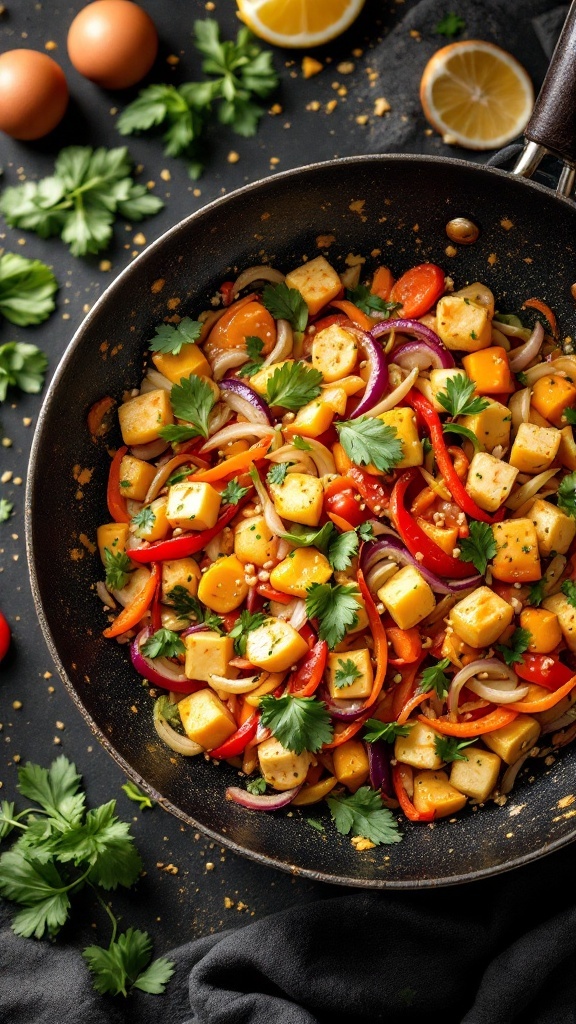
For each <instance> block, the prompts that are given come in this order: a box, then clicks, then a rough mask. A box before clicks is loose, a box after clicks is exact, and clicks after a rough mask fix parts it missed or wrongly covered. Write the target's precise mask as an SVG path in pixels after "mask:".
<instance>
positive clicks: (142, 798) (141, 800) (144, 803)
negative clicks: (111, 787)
mask: <svg viewBox="0 0 576 1024" xmlns="http://www.w3.org/2000/svg"><path fill="white" fill-rule="evenodd" d="M120 789H121V790H122V792H123V793H125V794H126V796H127V797H128V799H129V800H132V801H133V802H134V803H135V804H138V806H139V808H140V810H141V811H145V810H146V809H147V808H150V810H152V808H153V807H155V806H156V804H155V802H154V800H152V799H151V798H150V797H149V796H148V794H147V793H143V792H142V790H141V789H140V787H139V786H137V785H136V783H135V782H132V781H131V779H129V780H128V782H125V783H124V785H123V786H120Z"/></svg>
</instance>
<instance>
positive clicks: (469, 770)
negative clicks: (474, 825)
mask: <svg viewBox="0 0 576 1024" xmlns="http://www.w3.org/2000/svg"><path fill="white" fill-rule="evenodd" d="M462 754H463V755H464V756H465V757H466V758H467V760H466V761H453V762H452V768H451V770H450V784H451V785H452V786H455V787H456V789H458V790H459V791H460V793H465V794H466V796H469V797H471V798H472V800H480V801H481V802H482V801H484V800H487V799H488V797H489V796H490V793H492V791H493V790H494V789H495V787H496V782H497V781H498V775H499V774H500V765H501V764H502V761H501V760H500V758H499V757H498V754H494V753H492V752H491V751H488V750H483V749H482V747H466V749H465V750H463V751H462Z"/></svg>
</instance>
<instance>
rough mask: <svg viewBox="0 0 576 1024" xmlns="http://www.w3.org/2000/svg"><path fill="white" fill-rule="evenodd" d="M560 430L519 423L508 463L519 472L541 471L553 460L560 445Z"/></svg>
mask: <svg viewBox="0 0 576 1024" xmlns="http://www.w3.org/2000/svg"><path fill="white" fill-rule="evenodd" d="M560 440H561V438H560V431H559V430H556V429H555V428H554V427H537V426H536V424H535V423H521V424H520V426H519V427H518V433H517V434H516V439H515V441H514V444H513V445H512V450H511V452H510V465H511V466H515V467H516V469H517V470H518V471H519V472H520V473H541V472H542V471H543V470H545V469H548V466H549V465H550V464H551V463H552V462H554V459H555V458H556V453H557V451H558V448H559V447H560Z"/></svg>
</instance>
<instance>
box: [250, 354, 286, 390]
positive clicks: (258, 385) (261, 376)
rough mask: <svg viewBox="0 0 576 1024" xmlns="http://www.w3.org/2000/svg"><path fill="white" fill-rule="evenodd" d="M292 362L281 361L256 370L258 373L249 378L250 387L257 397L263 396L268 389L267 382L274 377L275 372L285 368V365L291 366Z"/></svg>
mask: <svg viewBox="0 0 576 1024" xmlns="http://www.w3.org/2000/svg"><path fill="white" fill-rule="evenodd" d="M293 362H294V360H293V359H282V361H281V362H279V363H271V364H270V366H265V367H264V369H263V370H258V373H255V374H254V375H253V376H252V377H250V387H251V388H254V390H255V391H257V392H258V394H259V395H265V394H266V390H267V387H268V381H269V380H270V378H271V377H273V376H274V374H275V372H276V370H278V369H280V368H281V367H282V366H285V365H286V363H290V364H292V363H293Z"/></svg>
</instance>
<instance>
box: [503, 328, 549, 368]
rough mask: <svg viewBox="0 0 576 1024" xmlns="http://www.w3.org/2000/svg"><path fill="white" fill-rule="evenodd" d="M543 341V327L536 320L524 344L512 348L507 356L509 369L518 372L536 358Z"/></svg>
mask: <svg viewBox="0 0 576 1024" xmlns="http://www.w3.org/2000/svg"><path fill="white" fill-rule="evenodd" d="M543 341H544V328H543V326H542V324H541V323H540V321H539V320H538V321H537V323H536V324H535V326H534V330H533V331H532V334H531V335H530V337H529V338H528V341H527V342H526V344H525V345H522V346H521V347H520V348H517V349H514V350H513V351H512V353H511V354H510V355H509V357H508V361H509V363H510V369H511V370H512V372H513V373H518V372H520V371H521V370H524V369H525V368H526V367H527V366H528V364H529V363H531V362H532V361H533V360H534V359H536V356H537V355H538V353H539V351H540V349H541V348H542V342H543Z"/></svg>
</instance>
